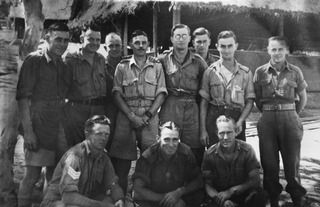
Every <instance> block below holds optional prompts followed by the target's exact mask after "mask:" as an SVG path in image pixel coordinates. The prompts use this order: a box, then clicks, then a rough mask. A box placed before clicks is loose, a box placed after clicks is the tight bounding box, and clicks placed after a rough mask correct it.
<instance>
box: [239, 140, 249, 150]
mask: <svg viewBox="0 0 320 207" xmlns="http://www.w3.org/2000/svg"><path fill="white" fill-rule="evenodd" d="M238 143H239V145H240V148H241V149H243V150H244V151H249V150H250V148H251V145H249V144H248V143H246V142H244V141H242V140H238Z"/></svg>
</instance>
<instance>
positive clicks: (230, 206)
mask: <svg viewBox="0 0 320 207" xmlns="http://www.w3.org/2000/svg"><path fill="white" fill-rule="evenodd" d="M236 206H238V205H237V204H236V203H234V202H232V201H230V200H226V201H225V202H224V204H223V207H236Z"/></svg>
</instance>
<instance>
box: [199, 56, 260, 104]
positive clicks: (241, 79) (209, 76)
mask: <svg viewBox="0 0 320 207" xmlns="http://www.w3.org/2000/svg"><path fill="white" fill-rule="evenodd" d="M221 67H224V66H223V65H222V60H219V61H217V62H215V63H213V64H212V65H211V66H210V67H209V68H208V69H207V70H206V71H205V73H204V74H203V79H202V87H201V90H200V91H199V93H200V95H201V97H202V98H204V99H206V100H207V101H208V102H209V103H210V104H212V105H216V106H220V105H222V106H223V105H228V106H231V107H233V108H241V109H243V107H244V106H245V103H246V100H247V99H254V98H255V93H254V87H253V81H252V73H251V71H250V70H249V68H247V67H246V66H243V65H241V64H239V63H238V62H236V70H235V72H234V73H233V75H232V77H231V80H230V81H227V80H226V78H225V77H224V75H223V74H222V73H221Z"/></svg>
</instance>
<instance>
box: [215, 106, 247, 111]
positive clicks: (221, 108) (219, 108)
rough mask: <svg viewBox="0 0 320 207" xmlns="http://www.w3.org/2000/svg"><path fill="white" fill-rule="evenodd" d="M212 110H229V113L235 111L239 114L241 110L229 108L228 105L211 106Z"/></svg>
mask: <svg viewBox="0 0 320 207" xmlns="http://www.w3.org/2000/svg"><path fill="white" fill-rule="evenodd" d="M212 106H213V108H216V109H218V110H229V111H236V112H241V108H236V107H231V106H228V105H212Z"/></svg>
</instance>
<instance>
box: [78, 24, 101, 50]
mask: <svg viewBox="0 0 320 207" xmlns="http://www.w3.org/2000/svg"><path fill="white" fill-rule="evenodd" d="M100 42H101V34H100V32H98V31H93V30H91V29H89V30H87V31H86V32H85V33H84V34H83V43H82V46H83V49H85V50H86V51H88V52H91V53H93V52H96V51H97V50H98V49H99V47H100Z"/></svg>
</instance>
